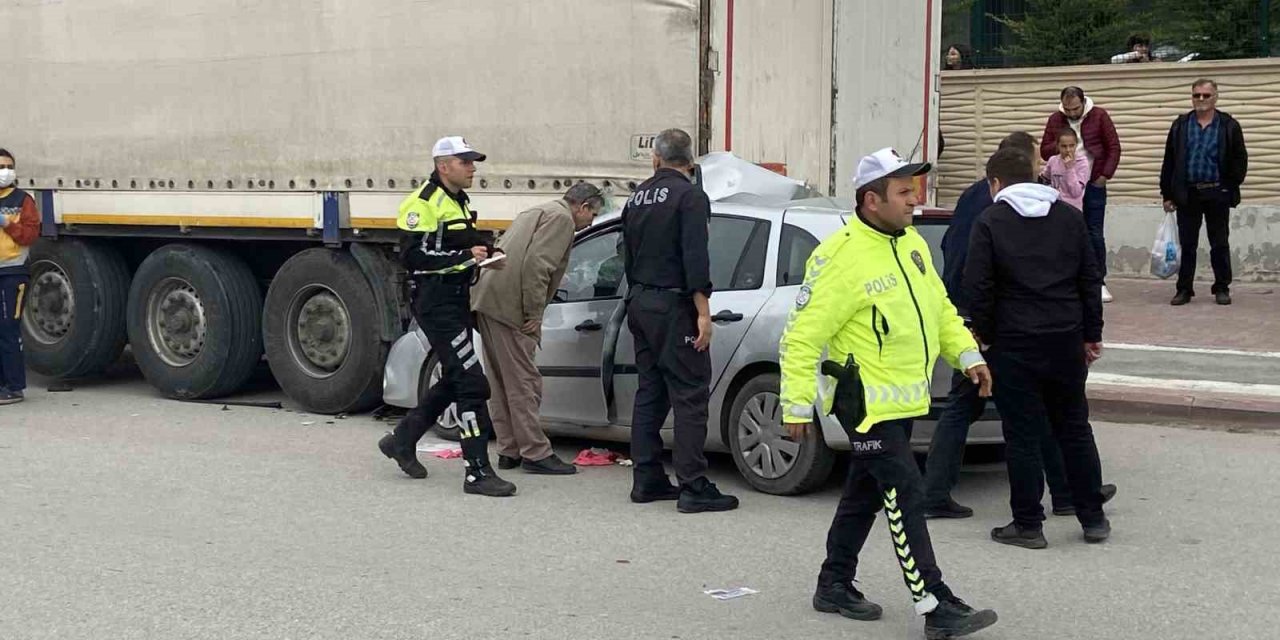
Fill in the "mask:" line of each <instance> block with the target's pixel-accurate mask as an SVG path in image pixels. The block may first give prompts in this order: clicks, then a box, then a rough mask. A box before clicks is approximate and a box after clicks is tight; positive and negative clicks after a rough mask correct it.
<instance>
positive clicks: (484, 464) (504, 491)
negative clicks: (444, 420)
mask: <svg viewBox="0 0 1280 640" xmlns="http://www.w3.org/2000/svg"><path fill="white" fill-rule="evenodd" d="M431 155H432V157H433V158H434V160H435V171H433V172H432V173H431V178H430V179H429V180H428V181H427V182H426V183H425V184H423V185H422V187H421V188H419V189H417V190H416V191H415V192H414V193H412V194H410V195H409V197H407V198H405V199H404V201H403V202H401V203H400V216H399V218H398V219H397V220H396V226H398V227H399V228H401V229H403V230H405V231H407V232H409V234H410V235H409V242H408V243H407V246H406V248H405V250H404V251H403V252H402V253H401V259H402V260H403V262H404V268H405V271H407V272H408V273H409V276H410V278H411V282H412V283H413V287H414V290H413V291H414V292H413V297H412V307H413V316H414V318H415V319H416V320H417V321H418V327H419V328H420V329H422V332H423V333H424V334H426V336H427V341H428V342H429V343H430V344H431V351H432V353H434V354H435V355H436V357H437V358H438V359H439V361H440V366H441V369H442V372H441V376H440V380H439V381H437V382H436V384H434V385H432V386H431V388H430V389H428V390H427V392H426V393H425V394H423V396H422V399H421V401H420V402H418V406H417V407H416V408H414V409H413V411H410V412H409V414H408V415H407V416H405V418H404V419H403V420H401V421H400V423H399V424H397V425H396V429H395V431H394V432H393V433H388V434H387V435H386V436H384V437H383V438H382V439H381V440H380V441H378V448H379V449H381V450H382V453H383V455H385V456H387V457H388V458H391V459H392V460H395V461H396V463H398V464H399V465H400V469H401V470H403V471H404V472H405V473H406V474H408V475H409V476H410V477H413V478H425V477H427V469H426V467H424V466H422V463H421V462H419V461H418V456H417V453H416V451H417V444H418V440H420V439H421V438H422V436H423V434H425V433H426V432H427V429H429V428H430V427H431V425H433V424H435V423H436V420H438V419H439V418H440V415H441V414H442V413H444V411H445V409H447V408H448V407H449V405H451V404H453V403H455V402H456V403H457V405H458V417H459V420H460V422H461V426H460V429H461V431H462V457H463V463H464V464H465V465H466V476H465V478H464V480H463V484H462V489H463V491H465V492H466V493H475V494H480V495H486V496H510V495H514V494H515V492H516V486H515V485H514V484H511V483H510V482H507V481H506V480H503V479H502V478H499V477H498V475H497V474H496V473H494V471H493V467H492V466H490V465H489V450H488V442H489V434H490V433H491V432H492V431H493V424H492V422H491V421H490V420H489V410H488V407H487V406H486V405H485V401H486V400H488V399H489V382H488V380H487V379H486V378H485V375H484V370H483V369H482V368H481V364H480V352H479V351H477V350H476V347H475V344H474V342H473V341H472V340H471V332H472V329H473V327H472V316H471V301H470V297H471V285H472V283H473V281H474V280H473V279H474V277H475V275H476V270H477V269H479V268H481V267H480V264H479V263H480V262H481V261H483V260H485V259H487V258H489V257H490V255H491V254H493V252H494V249H493V246H492V245H491V244H490V243H489V242H488V241H487V240H486V238H485V237H484V236H483V235H482V234H480V233H479V232H478V231H476V227H475V221H476V216H475V214H474V213H473V212H472V211H471V209H470V208H469V207H468V206H467V202H468V198H467V194H466V192H465V191H463V189H466V188H469V187H470V186H471V181H472V178H473V177H474V176H475V172H476V165H475V163H477V162H483V161H484V159H485V156H484V154H482V153H479V152H477V151H476V150H475V149H472V148H471V146H470V145H468V144H467V141H466V140H465V139H463V138H462V137H461V136H449V137H446V138H441V139H440V140H439V141H437V142H436V144H435V147H433V148H432V150H431ZM501 264H502V263H501V262H496V263H493V267H494V268H500V266H501Z"/></svg>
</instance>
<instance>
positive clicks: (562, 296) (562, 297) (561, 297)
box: [551, 289, 569, 302]
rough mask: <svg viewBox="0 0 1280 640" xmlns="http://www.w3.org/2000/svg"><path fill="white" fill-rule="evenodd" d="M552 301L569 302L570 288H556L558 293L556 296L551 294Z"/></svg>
mask: <svg viewBox="0 0 1280 640" xmlns="http://www.w3.org/2000/svg"><path fill="white" fill-rule="evenodd" d="M551 301H552V302H568V301H569V290H568V289H556V294H555V295H554V296H551Z"/></svg>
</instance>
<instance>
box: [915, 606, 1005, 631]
mask: <svg viewBox="0 0 1280 640" xmlns="http://www.w3.org/2000/svg"><path fill="white" fill-rule="evenodd" d="M996 619H997V617H996V612H994V611H992V610H990V609H983V610H982V611H977V610H975V609H974V608H973V607H970V606H969V605H967V604H965V603H964V600H961V599H960V598H957V597H955V596H949V597H946V598H940V599H939V600H938V608H936V609H934V610H933V612H932V613H929V614H926V615H925V617H924V637H925V638H926V639H927V640H944V639H945V638H959V637H960V636H967V635H969V634H971V633H974V632H976V631H981V630H983V629H986V628H987V627H989V626H991V625H993V624H995V623H996Z"/></svg>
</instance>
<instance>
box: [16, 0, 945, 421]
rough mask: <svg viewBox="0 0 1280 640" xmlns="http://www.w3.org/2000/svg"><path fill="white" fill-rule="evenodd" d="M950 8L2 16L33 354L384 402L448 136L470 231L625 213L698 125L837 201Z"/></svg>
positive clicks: (41, 10)
mask: <svg viewBox="0 0 1280 640" xmlns="http://www.w3.org/2000/svg"><path fill="white" fill-rule="evenodd" d="M940 5H941V3H940V0H913V1H912V2H898V1H892V0H868V1H865V2H845V1H837V0H793V1H790V2H766V1H765V0H737V1H736V2H735V1H734V0H602V1H598V2H595V1H587V0H529V1H528V2H519V3H515V2H503V1H499V0H466V1H458V0H419V1H411V0H361V1H356V0H327V1H324V2H321V1H319V0H289V1H287V2H264V1H262V0H228V1H226V2H221V3H207V2H196V1H193V0H166V1H164V2H161V1H159V0H91V1H89V2H84V3H48V2H37V3H10V4H6V5H4V6H3V7H0V41H3V42H5V43H6V44H7V47H8V50H9V51H11V52H12V54H13V55H14V56H15V60H14V61H13V65H12V67H11V68H10V70H9V71H8V73H7V74H6V88H7V91H6V95H7V98H6V115H7V116H8V117H7V118H6V122H5V124H6V125H7V126H6V127H5V128H4V129H3V131H2V132H0V147H4V148H7V149H9V150H10V151H12V152H13V153H14V155H15V156H17V158H16V159H17V164H18V174H19V183H18V186H19V187H21V188H23V189H25V190H28V191H29V192H31V193H32V194H33V196H35V198H36V201H37V204H38V206H39V208H40V211H41V236H42V237H41V239H40V240H39V241H38V242H37V243H36V245H35V246H34V247H33V248H32V252H31V258H30V263H29V267H30V270H31V285H30V288H29V294H28V295H27V298H26V302H25V307H24V310H23V334H24V343H25V349H26V356H27V362H28V365H29V366H30V368H31V369H33V370H34V371H36V372H38V373H40V374H43V375H46V376H51V377H55V378H68V379H70V378H83V377H88V376H93V375H95V374H97V373H99V372H101V371H102V370H104V369H105V368H106V367H107V366H108V365H110V364H112V363H113V362H115V361H116V360H117V359H118V358H119V357H120V355H121V353H122V351H123V349H124V348H125V346H126V345H128V346H129V348H130V350H131V352H132V355H133V358H134V360H135V361H136V362H137V364H138V367H139V368H140V370H141V371H142V373H143V375H144V376H145V377H146V379H147V380H148V382H149V383H150V384H152V385H153V386H155V387H156V388H157V389H158V390H159V391H160V392H161V393H163V394H164V395H167V396H170V397H174V398H212V397H219V396H225V395H228V394H231V393H234V392H235V391H236V390H237V389H239V388H240V387H241V386H242V385H243V384H244V383H245V382H246V381H247V380H248V378H249V377H250V375H251V374H252V373H253V371H254V370H255V368H256V367H258V366H259V364H260V363H261V362H262V361H263V359H265V361H266V363H267V364H268V365H269V367H270V369H271V372H272V374H273V375H274V377H275V379H276V380H277V381H278V382H279V384H280V387H281V388H282V389H283V391H284V392H285V393H286V394H287V395H288V396H289V397H290V398H291V399H292V400H293V401H294V402H296V403H297V404H298V405H300V406H301V407H303V408H305V409H307V410H309V411H313V412H319V413H340V412H354V411H360V410H364V409H368V408H371V407H372V406H374V405H376V404H377V403H378V402H379V400H380V396H381V391H382V373H383V363H384V362H385V359H386V354H387V350H388V346H389V345H390V344H391V343H392V342H393V341H394V340H395V339H396V338H397V337H398V336H400V335H401V334H402V333H403V332H404V331H405V329H406V327H407V326H408V323H409V319H410V314H409V312H408V309H407V301H406V297H405V291H404V277H403V273H402V271H401V270H400V268H399V265H398V263H397V259H396V248H397V243H398V241H399V237H400V234H399V233H398V232H397V230H396V228H395V218H396V213H397V206H398V203H399V202H400V200H401V199H402V198H403V197H404V196H405V195H406V194H407V193H409V192H410V191H411V190H413V189H415V188H416V187H418V186H419V185H420V184H421V183H422V182H423V181H424V180H425V179H426V177H427V175H429V173H430V171H431V159H430V157H429V156H430V148H431V144H432V142H433V141H434V140H435V139H436V138H439V137H441V136H445V135H464V136H466V137H467V139H468V141H469V142H470V143H471V144H472V145H474V146H475V147H477V148H479V149H481V150H482V151H484V152H485V153H487V154H488V156H489V159H488V161H486V162H485V163H483V164H482V165H480V169H479V172H478V175H477V180H476V184H475V188H474V189H473V190H472V191H471V196H472V199H473V205H474V207H473V208H474V209H475V210H476V211H477V212H478V214H479V223H480V226H481V227H482V228H486V229H490V230H493V231H495V232H500V230H501V229H502V228H504V227H505V225H506V224H507V223H508V222H509V221H510V220H511V218H512V217H514V216H515V215H516V214H517V213H518V212H519V211H521V210H523V209H525V208H527V207H529V206H531V205H533V204H537V203H539V202H542V201H545V200H549V199H553V198H556V197H559V196H560V195H561V194H562V193H563V192H564V190H565V189H567V188H568V187H569V186H571V185H572V184H575V183H577V182H581V181H589V182H592V183H595V184H597V185H598V186H601V187H602V188H605V189H606V190H609V191H611V193H612V194H614V196H616V199H617V200H619V201H621V200H622V199H624V198H625V197H626V194H627V192H628V191H629V190H630V189H632V188H633V187H634V186H635V185H636V184H637V183H639V182H640V181H642V180H643V179H645V178H646V177H647V176H648V175H649V173H650V171H651V167H650V160H649V153H650V147H651V144H652V140H653V138H654V136H655V135H656V134H657V133H658V132H659V131H661V130H663V129H666V128H669V127H680V128H683V129H686V130H688V131H690V132H691V133H693V134H694V135H695V137H696V139H697V141H698V149H699V151H700V152H703V153H705V152H710V151H723V150H727V151H732V152H734V153H735V154H737V155H739V156H741V157H744V158H746V159H748V160H750V161H752V162H756V163H759V164H761V165H762V166H766V167H768V168H770V169H773V170H775V171H778V172H781V173H784V174H786V175H788V176H790V177H793V178H797V179H800V180H802V181H804V182H805V183H806V184H808V185H809V186H810V187H812V188H813V189H815V190H817V191H819V192H821V193H827V194H830V195H849V194H848V191H849V187H850V185H849V182H848V176H850V175H851V174H852V173H853V170H854V165H855V163H856V162H857V159H858V158H859V157H860V156H861V155H863V154H865V153H867V152H869V151H872V150H874V149H876V148H879V147H884V146H894V147H897V148H898V149H899V150H900V151H901V152H902V153H903V154H904V155H906V154H907V153H908V152H910V153H911V154H912V155H913V156H915V157H916V158H924V159H929V158H931V157H932V155H933V153H934V149H932V148H930V143H931V142H932V141H933V140H936V129H937V78H938V61H937V59H938V55H937V47H936V45H935V43H936V42H937V37H938V27H939V12H940Z"/></svg>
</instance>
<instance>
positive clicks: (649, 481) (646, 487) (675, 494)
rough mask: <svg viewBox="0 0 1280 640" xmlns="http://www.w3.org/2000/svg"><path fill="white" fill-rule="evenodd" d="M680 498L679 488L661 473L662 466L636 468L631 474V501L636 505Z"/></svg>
mask: <svg viewBox="0 0 1280 640" xmlns="http://www.w3.org/2000/svg"><path fill="white" fill-rule="evenodd" d="M679 497H680V487H677V486H675V485H674V484H671V478H669V477H667V474H666V473H665V472H663V471H662V466H661V465H658V466H657V468H656V470H655V469H653V468H641V467H636V468H635V469H633V470H632V472H631V501H632V502H635V503H638V504H645V503H649V502H657V501H659V500H676V499H678V498H679Z"/></svg>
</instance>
